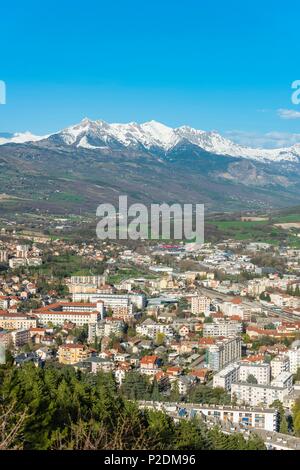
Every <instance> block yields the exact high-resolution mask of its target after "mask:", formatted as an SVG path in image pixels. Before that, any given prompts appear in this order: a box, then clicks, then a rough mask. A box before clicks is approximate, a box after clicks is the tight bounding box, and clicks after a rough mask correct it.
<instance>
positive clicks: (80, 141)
mask: <svg viewBox="0 0 300 470" xmlns="http://www.w3.org/2000/svg"><path fill="white" fill-rule="evenodd" d="M0 169H1V173H0V193H2V206H3V208H2V209H3V210H12V211H13V210H17V209H18V210H24V211H32V209H37V210H47V211H49V212H53V213H70V211H71V212H76V211H77V210H78V208H79V207H80V208H84V209H86V210H88V211H91V212H94V211H95V210H96V207H97V205H98V204H99V203H101V202H104V201H105V202H107V201H115V200H116V198H117V196H118V195H119V194H127V195H128V196H129V198H130V199H131V200H132V201H136V202H146V203H150V202H182V203H188V202H194V203H196V202H198V203H205V204H206V207H207V209H209V210H222V211H224V210H225V211H231V210H236V209H247V210H249V209H257V208H264V209H265V208H266V209H267V208H274V207H283V206H289V205H295V204H298V203H300V190H299V182H300V144H297V145H294V146H292V147H289V148H280V149H258V148H250V147H243V146H241V145H238V144H236V143H234V142H232V141H230V140H228V139H226V138H224V137H223V136H221V135H220V134H218V133H217V132H214V131H212V132H207V131H203V130H197V129H193V128H191V127H188V126H182V127H178V128H171V127H168V126H165V125H164V124H161V123H159V122H156V121H150V122H145V123H143V124H137V123H128V124H108V123H106V122H105V121H101V120H97V121H92V120H89V119H87V118H85V119H83V120H82V121H81V122H80V123H79V124H76V125H73V126H70V127H68V128H66V129H63V130H62V131H59V132H57V133H54V134H49V135H46V136H35V135H33V134H31V133H30V132H26V133H23V134H22V133H18V134H9V133H2V134H1V133H0Z"/></svg>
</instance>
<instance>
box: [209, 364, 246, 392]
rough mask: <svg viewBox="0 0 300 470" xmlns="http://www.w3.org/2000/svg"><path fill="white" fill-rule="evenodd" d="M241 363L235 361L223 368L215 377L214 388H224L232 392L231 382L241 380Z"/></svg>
mask: <svg viewBox="0 0 300 470" xmlns="http://www.w3.org/2000/svg"><path fill="white" fill-rule="evenodd" d="M239 368H240V366H239V364H238V363H233V364H229V365H228V366H226V367H224V369H221V370H220V371H219V372H217V373H216V374H215V375H214V377H213V388H217V387H220V388H224V390H226V392H230V390H231V384H232V383H233V382H238V380H239Z"/></svg>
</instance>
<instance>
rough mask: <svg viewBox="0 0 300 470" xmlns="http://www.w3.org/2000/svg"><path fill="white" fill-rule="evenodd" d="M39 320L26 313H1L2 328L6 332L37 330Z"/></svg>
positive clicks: (0, 324) (0, 323) (0, 326)
mask: <svg viewBox="0 0 300 470" xmlns="http://www.w3.org/2000/svg"><path fill="white" fill-rule="evenodd" d="M36 326H37V318H36V317H35V316H32V315H26V314H25V313H9V312H8V311H3V310H2V311H0V328H3V329H5V330H18V329H29V328H36Z"/></svg>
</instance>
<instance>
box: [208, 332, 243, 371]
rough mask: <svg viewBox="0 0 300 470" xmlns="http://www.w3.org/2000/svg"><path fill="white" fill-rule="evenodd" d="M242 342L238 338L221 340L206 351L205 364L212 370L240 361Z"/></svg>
mask: <svg viewBox="0 0 300 470" xmlns="http://www.w3.org/2000/svg"><path fill="white" fill-rule="evenodd" d="M241 352H242V340H241V338H240V337H239V336H235V337H229V338H222V339H220V340H218V341H216V343H215V344H213V345H211V346H209V348H208V349H207V358H206V362H207V364H208V367H209V368H210V369H212V370H215V371H218V370H220V369H223V368H224V367H225V366H227V365H228V364H230V363H231V362H235V361H237V360H239V359H240V357H241Z"/></svg>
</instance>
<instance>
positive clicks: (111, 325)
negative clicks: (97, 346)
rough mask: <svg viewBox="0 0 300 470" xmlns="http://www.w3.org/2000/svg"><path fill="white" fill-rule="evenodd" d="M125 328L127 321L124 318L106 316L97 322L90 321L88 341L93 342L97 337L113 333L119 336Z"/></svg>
mask: <svg viewBox="0 0 300 470" xmlns="http://www.w3.org/2000/svg"><path fill="white" fill-rule="evenodd" d="M124 329H125V323H124V321H123V320H122V319H116V318H109V317H107V318H104V320H100V321H99V322H97V323H89V325H88V341H89V343H93V342H94V341H95V339H96V338H103V337H104V336H110V335H112V334H114V335H116V336H118V335H120V334H121V333H122V332H123V331H124Z"/></svg>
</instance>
